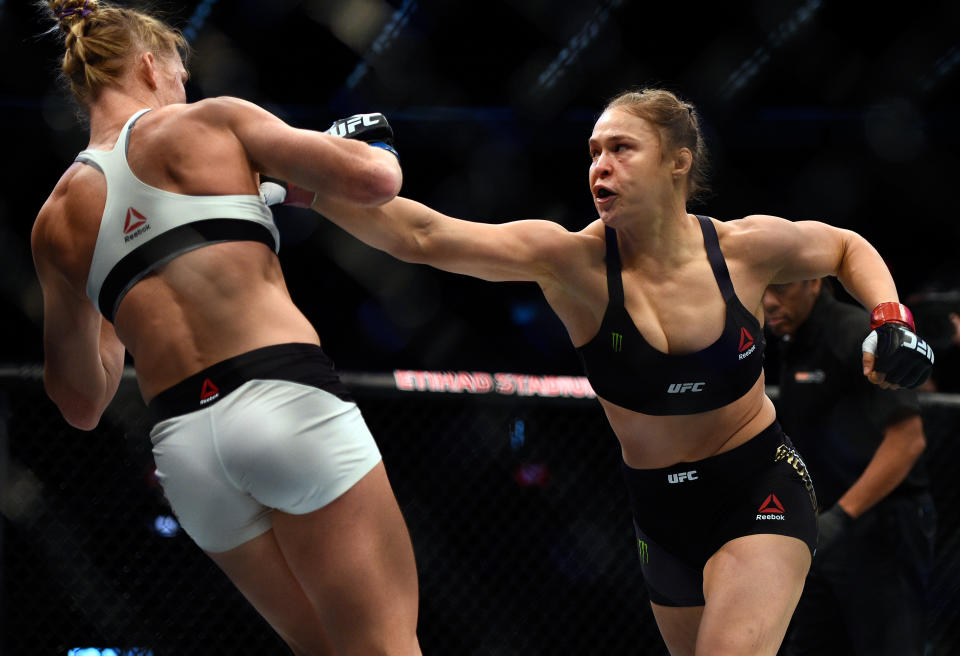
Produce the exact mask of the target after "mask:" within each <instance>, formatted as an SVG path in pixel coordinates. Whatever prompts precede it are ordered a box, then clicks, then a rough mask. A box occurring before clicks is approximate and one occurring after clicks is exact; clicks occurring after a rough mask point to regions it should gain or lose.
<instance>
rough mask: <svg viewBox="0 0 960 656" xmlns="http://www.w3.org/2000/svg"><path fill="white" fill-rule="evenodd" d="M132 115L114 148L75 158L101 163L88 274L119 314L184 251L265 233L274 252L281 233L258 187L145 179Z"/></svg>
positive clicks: (91, 285) (108, 307) (92, 293)
mask: <svg viewBox="0 0 960 656" xmlns="http://www.w3.org/2000/svg"><path fill="white" fill-rule="evenodd" d="M148 111H150V110H149V109H143V110H140V111H139V112H137V113H136V114H134V115H133V116H131V117H130V119H129V120H128V121H127V122H126V124H125V125H124V126H123V129H122V130H121V131H120V136H119V137H117V143H116V144H115V145H114V147H113V149H112V150H109V151H101V150H84V151H83V152H81V153H80V154H79V155H77V158H76V161H78V162H84V163H86V164H90V165H92V166H95V167H97V168H98V169H99V170H100V171H101V172H102V173H103V175H104V177H105V178H106V181H107V200H106V204H105V205H104V208H103V217H102V218H101V219H100V231H99V233H98V234H97V245H96V247H95V248H94V251H93V260H92V261H91V263H90V272H89V274H88V275H87V289H86V291H87V296H89V297H90V300H91V301H93V304H94V306H96V308H97V310H99V311H100V313H101V314H103V315H104V316H105V317H106V318H107V319H109V320H110V321H113V319H114V317H115V315H116V313H117V307H119V305H120V301H121V300H123V297H124V295H126V293H127V292H129V291H130V289H131V288H132V287H133V286H134V285H135V284H137V283H138V282H139V281H140V280H142V279H143V278H144V277H145V276H146V275H147V274H149V273H150V272H151V271H153V270H155V269H156V268H157V267H159V266H161V265H162V264H165V263H167V262H169V261H171V260H173V259H174V258H176V257H177V256H179V255H182V254H184V253H187V252H189V251H192V250H195V249H197V248H202V247H203V246H207V245H209V244H216V243H220V242H225V241H259V242H262V243H264V244H266V245H267V246H269V247H270V248H272V249H273V250H274V251H275V252H276V251H278V250H279V249H280V233H279V231H278V230H277V226H276V225H275V224H274V222H273V214H272V213H271V212H270V210H269V208H267V206H266V204H265V203H264V202H263V198H262V197H261V196H259V195H252V194H251V195H232V196H187V195H184V194H176V193H173V192H169V191H164V190H163V189H157V188H156V187H151V186H150V185H147V184H145V183H143V182H141V181H140V180H139V179H138V178H137V177H136V176H135V175H134V173H133V171H131V170H130V166H129V164H128V163H127V149H128V147H129V142H130V130H131V128H132V127H133V124H134V123H135V122H136V121H137V119H139V118H140V117H141V116H143V115H144V114H145V113H146V112H148Z"/></svg>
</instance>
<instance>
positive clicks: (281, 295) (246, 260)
mask: <svg viewBox="0 0 960 656" xmlns="http://www.w3.org/2000/svg"><path fill="white" fill-rule="evenodd" d="M115 328H116V331H117V336H118V337H119V338H120V340H121V341H122V342H123V344H124V346H125V347H126V348H127V350H128V351H129V352H130V354H131V355H132V356H133V360H134V367H135V369H136V372H137V380H138V382H139V385H140V391H141V394H142V395H143V398H144V400H145V401H146V402H147V403H149V402H150V400H151V399H152V398H153V397H154V396H156V395H157V394H158V393H159V392H161V391H163V390H165V389H167V388H168V387H171V386H173V385H175V384H176V383H178V382H180V381H181V380H183V379H184V378H187V377H188V376H190V375H192V374H195V373H197V372H198V371H201V370H203V369H205V368H207V367H209V366H211V365H213V364H215V363H217V362H220V361H222V360H226V359H228V358H231V357H234V356H236V355H240V354H241V353H246V352H247V351H251V350H253V349H257V348H262V347H265V346H272V345H274V344H284V343H293V342H296V343H307V344H317V345H319V344H320V338H319V336H318V335H317V332H316V330H314V328H313V326H312V325H311V324H310V322H309V321H308V320H307V318H306V317H305V316H304V315H303V313H301V312H300V310H299V309H298V308H297V307H296V306H295V305H294V304H293V301H292V300H291V298H290V295H289V293H288V291H287V287H286V284H285V282H284V280H283V274H282V271H281V269H280V263H279V260H278V259H277V257H276V255H275V254H274V253H273V251H271V250H270V249H269V248H268V247H267V246H265V245H263V244H260V243H257V242H227V243H221V244H211V245H209V246H205V247H203V248H200V249H197V250H194V251H190V252H189V253H185V254H184V255H181V256H179V257H177V258H176V259H175V260H173V261H171V262H169V263H168V264H166V265H164V266H162V267H160V268H159V269H157V270H156V271H155V272H153V273H151V274H150V275H148V276H147V277H146V278H144V279H143V280H141V281H140V282H138V283H137V284H136V285H134V287H133V288H132V289H131V290H130V291H129V292H128V293H127V295H126V296H125V297H124V298H123V300H122V301H121V303H120V307H119V309H118V311H117V316H116V322H115Z"/></svg>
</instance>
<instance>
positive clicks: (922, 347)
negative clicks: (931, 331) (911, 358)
mask: <svg viewBox="0 0 960 656" xmlns="http://www.w3.org/2000/svg"><path fill="white" fill-rule="evenodd" d="M904 337H905V339H904V340H903V344H901V346H903V347H904V348H909V349H913V350H914V351H916V352H917V353H919V354H920V355H924V356H926V358H927V359H928V360H930V364H933V349H932V348H930V347H929V346H927V343H926V341H924V340H922V339H921V340H917V336H916V335H914V334H913V333H910V332H905V333H904Z"/></svg>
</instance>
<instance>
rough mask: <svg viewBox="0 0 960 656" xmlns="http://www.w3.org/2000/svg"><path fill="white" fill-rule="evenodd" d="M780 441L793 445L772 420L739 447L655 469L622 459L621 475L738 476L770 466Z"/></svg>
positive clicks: (659, 478)
mask: <svg viewBox="0 0 960 656" xmlns="http://www.w3.org/2000/svg"><path fill="white" fill-rule="evenodd" d="M781 445H786V446H787V447H790V448H791V449H792V448H793V444H792V443H791V442H790V438H788V437H787V436H786V434H785V433H784V432H783V429H782V428H781V427H780V423H779V422H777V421H776V420H774V422H773V423H772V424H770V425H769V426H767V427H766V428H764V429H763V430H762V431H760V432H759V433H757V434H756V435H755V436H753V437H752V438H750V439H749V440H747V441H746V442H744V443H743V444H741V445H740V446H738V447H735V448H733V449H730V450H729V451H724V452H723V453H720V454H717V455H715V456H710V457H709V458H704V459H703V460H695V461H691V462H678V463H675V464H673V465H670V466H669V467H659V468H656V469H634V468H633V467H631V466H630V465H628V464H627V463H626V462H621V463H620V464H621V466H622V469H623V473H624V475H625V476H626V477H627V478H628V480H629V481H630V482H632V483H634V484H639V485H641V486H643V485H657V486H659V485H661V484H663V483H665V482H666V481H667V480H668V476H669V475H670V474H671V473H673V472H677V471H681V470H682V471H684V472H687V471H694V470H695V471H697V472H698V473H699V475H700V476H705V475H706V476H709V474H711V473H717V474H721V473H722V474H723V475H725V476H730V475H733V476H736V477H738V478H741V477H744V476H747V475H749V473H750V472H751V471H753V470H757V469H762V468H764V467H768V466H770V465H771V464H772V463H773V462H774V459H775V458H776V456H777V449H778V448H779V447H780V446H781Z"/></svg>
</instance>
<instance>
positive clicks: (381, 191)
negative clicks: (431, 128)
mask: <svg viewBox="0 0 960 656" xmlns="http://www.w3.org/2000/svg"><path fill="white" fill-rule="evenodd" d="M383 152H384V155H386V156H387V157H389V158H390V159H391V160H393V161H392V162H386V163H382V164H379V165H377V166H374V167H372V169H371V170H370V171H368V172H367V173H366V174H365V175H364V176H363V181H362V182H360V183H359V184H357V185H356V189H357V197H356V198H355V199H354V200H355V202H356V203H357V204H359V205H361V206H363V207H379V206H380V205H383V204H385V203H389V202H390V201H391V200H393V199H394V198H396V197H397V194H399V193H400V187H401V186H402V185H403V172H402V171H401V169H400V163H399V162H398V161H397V160H396V158H395V157H394V156H393V155H391V154H390V153H388V152H386V151H383Z"/></svg>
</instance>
